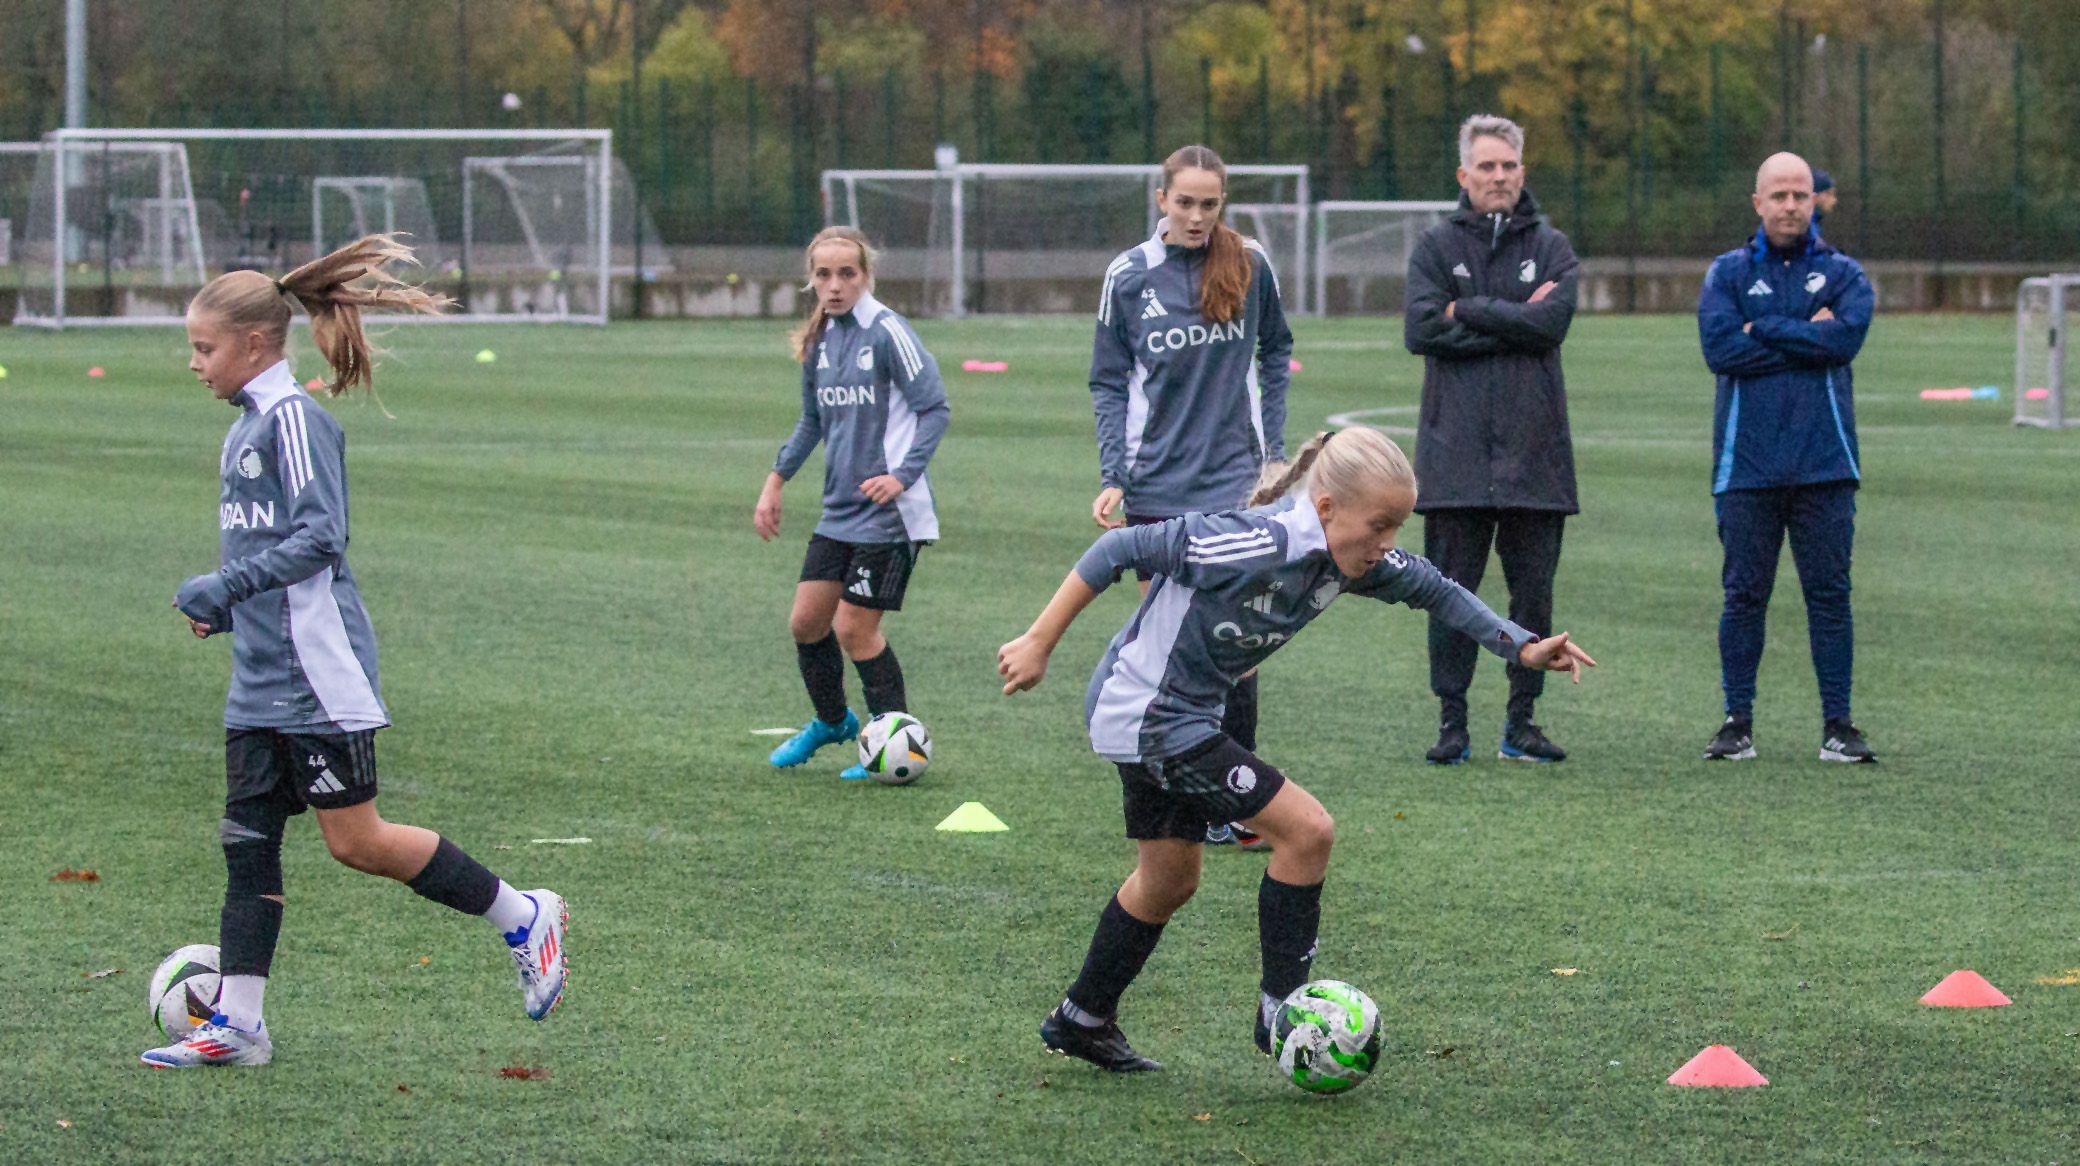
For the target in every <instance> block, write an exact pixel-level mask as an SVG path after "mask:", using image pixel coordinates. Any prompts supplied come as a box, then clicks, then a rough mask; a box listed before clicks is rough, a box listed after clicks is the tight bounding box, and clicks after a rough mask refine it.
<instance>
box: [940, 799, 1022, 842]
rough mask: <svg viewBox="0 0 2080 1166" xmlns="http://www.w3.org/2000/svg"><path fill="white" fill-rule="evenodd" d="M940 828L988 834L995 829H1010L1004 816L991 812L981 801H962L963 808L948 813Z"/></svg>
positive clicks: (955, 831)
mask: <svg viewBox="0 0 2080 1166" xmlns="http://www.w3.org/2000/svg"><path fill="white" fill-rule="evenodd" d="M939 829H941V830H948V831H952V832H954V833H959V834H987V833H990V832H991V831H994V830H1009V829H1011V827H1009V826H1006V825H1005V824H1004V820H1003V819H1002V818H999V817H997V816H996V815H995V814H992V813H990V812H989V807H988V806H985V805H983V804H982V803H981V802H962V803H961V808H960V809H958V810H955V811H954V812H953V813H951V814H948V815H946V820H945V821H944V822H941V823H939Z"/></svg>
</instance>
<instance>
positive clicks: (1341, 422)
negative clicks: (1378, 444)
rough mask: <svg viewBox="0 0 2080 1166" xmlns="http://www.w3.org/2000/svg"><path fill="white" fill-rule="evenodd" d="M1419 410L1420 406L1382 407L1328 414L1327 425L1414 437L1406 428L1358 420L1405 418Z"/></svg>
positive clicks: (1413, 431)
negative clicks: (1372, 429) (1368, 427)
mask: <svg viewBox="0 0 2080 1166" xmlns="http://www.w3.org/2000/svg"><path fill="white" fill-rule="evenodd" d="M1420 408H1422V406H1420V405H1382V406H1381V407H1379V408H1377V409H1353V410H1351V411H1350V412H1348V413H1332V414H1330V415H1329V424H1331V425H1334V426H1335V427H1336V428H1338V429H1345V428H1348V427H1350V426H1352V425H1370V426H1372V428H1374V429H1377V430H1379V431H1380V432H1381V433H1390V434H1393V435H1395V436H1397V437H1414V436H1415V435H1416V431H1415V430H1413V429H1410V428H1407V427H1406V426H1401V425H1373V424H1372V422H1370V421H1363V420H1360V418H1364V417H1407V416H1409V415H1410V414H1413V413H1414V412H1416V410H1418V409H1420Z"/></svg>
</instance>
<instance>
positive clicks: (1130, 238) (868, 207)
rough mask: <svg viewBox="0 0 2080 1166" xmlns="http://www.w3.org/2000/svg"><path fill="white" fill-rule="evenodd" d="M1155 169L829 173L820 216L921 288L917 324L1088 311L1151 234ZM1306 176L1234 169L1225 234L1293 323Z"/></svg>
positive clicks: (1303, 305)
mask: <svg viewBox="0 0 2080 1166" xmlns="http://www.w3.org/2000/svg"><path fill="white" fill-rule="evenodd" d="M1162 175H1163V170H1162V167H1161V166H1159V165H1048V164H1022V163H954V164H950V165H947V166H944V167H942V168H940V169H935V170H826V171H824V172H823V206H824V219H825V221H826V222H828V223H832V224H844V225H847V226H852V227H857V228H859V229H860V230H862V231H865V232H866V233H867V235H868V237H869V238H871V239H872V240H873V241H874V242H875V244H876V245H877V246H880V247H882V248H884V249H886V250H888V251H889V252H890V254H889V255H888V256H887V257H886V258H885V260H884V262H883V267H882V269H881V271H880V272H879V273H877V274H881V275H883V276H885V277H888V278H892V279H896V280H901V281H912V280H914V281H917V282H918V283H919V285H920V290H919V292H918V299H917V306H918V308H919V311H920V312H921V313H922V314H928V315H937V316H963V315H970V314H988V313H994V312H1004V311H1026V312H1031V311H1086V310H1091V309H1093V308H1094V307H1095V306H1096V296H1097V292H1098V288H1099V286H1100V285H1101V284H1102V283H1103V280H1104V274H1105V268H1106V265H1107V264H1109V263H1110V262H1111V261H1112V259H1113V258H1114V257H1115V256H1117V255H1118V254H1119V253H1120V252H1122V251H1124V250H1126V249H1127V248H1129V247H1132V246H1134V245H1135V244H1137V243H1139V242H1140V241H1142V240H1143V239H1146V238H1148V237H1149V235H1150V234H1151V233H1153V231H1154V230H1155V224H1156V221H1157V219H1159V218H1160V217H1161V212H1160V211H1159V210H1158V209H1157V208H1156V205H1155V192H1156V189H1157V187H1159V186H1160V185H1161V184H1162ZM1309 213H1310V208H1309V192H1308V168H1307V167H1305V166H1260V165H1251V164H1238V165H1230V166H1229V167H1228V215H1229V223H1230V225H1231V226H1233V227H1234V228H1235V229H1236V230H1238V231H1241V232H1242V233H1244V234H1247V235H1251V236H1253V237H1255V238H1256V239H1257V240H1258V242H1259V243H1261V244H1262V245H1263V247H1264V250H1265V252H1266V253H1267V254H1268V255H1269V256H1270V258H1271V263H1272V270H1273V272H1274V274H1275V275H1276V276H1277V278H1278V282H1279V287H1280V291H1281V293H1282V294H1283V295H1284V297H1285V300H1286V310H1287V311H1288V312H1289V313H1295V314H1297V313H1301V312H1305V311H1307V310H1308V304H1307V296H1308V292H1309V289H1310V287H1311V286H1312V285H1311V283H1310V281H1309V279H1308V263H1309V258H1310V256H1309V254H1308V252H1309V248H1308V246H1307V240H1308V237H1309V235H1308V215H1309Z"/></svg>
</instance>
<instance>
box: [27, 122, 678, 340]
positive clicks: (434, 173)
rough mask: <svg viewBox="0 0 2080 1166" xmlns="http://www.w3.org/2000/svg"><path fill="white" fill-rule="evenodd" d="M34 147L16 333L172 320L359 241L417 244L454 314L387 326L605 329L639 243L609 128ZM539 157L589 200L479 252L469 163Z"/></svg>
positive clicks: (121, 140)
mask: <svg viewBox="0 0 2080 1166" xmlns="http://www.w3.org/2000/svg"><path fill="white" fill-rule="evenodd" d="M36 145H37V147H38V150H37V154H36V174H35V179H34V182H33V185H32V189H31V191H30V194H29V200H28V201H29V209H28V221H27V223H26V224H24V225H20V226H18V227H17V230H18V237H19V238H20V239H21V240H22V246H21V247H20V248H19V251H20V252H21V254H19V255H17V256H16V260H17V262H16V265H15V268H16V272H17V278H18V282H19V284H20V292H19V294H18V296H17V300H16V314H15V322H16V323H18V324H30V325H37V326H43V327H51V328H64V327H73V326H78V325H96V324H175V323H179V322H180V321H181V320H182V319H183V314H184V311H185V308H186V304H187V301H188V300H189V299H190V298H192V297H193V296H194V294H195V293H196V292H197V291H199V290H200V289H201V287H202V285H203V284H205V283H207V282H208V281H209V280H210V279H211V278H212V277H214V276H215V275H217V274H219V273H221V272H224V271H230V270H238V269H257V270H263V271H269V272H276V273H279V272H283V271H287V270H289V269H291V268H293V267H296V266H298V265H299V264H301V263H304V262H307V261H308V260H310V259H312V258H315V257H316V256H317V255H320V254H323V253H324V251H325V250H326V249H328V248H330V247H336V246H338V245H339V244H340V243H341V242H343V241H345V240H346V239H348V238H350V237H352V236H353V235H354V234H356V233H358V232H360V231H361V230H362V229H363V228H367V229H369V230H371V231H373V230H385V229H394V230H398V231H403V232H408V233H410V234H411V235H412V236H413V237H412V238H411V239H410V240H408V241H409V242H411V243H412V244H413V245H414V246H415V248H424V251H423V252H422V256H421V258H422V261H423V270H422V271H420V272H418V273H417V274H416V275H415V276H414V279H415V280H417V281H419V282H423V283H425V284H426V285H428V286H429V287H431V288H432V289H434V290H437V291H441V292H445V293H447V294H449V295H452V296H454V297H455V299H456V300H457V301H458V303H459V305H460V310H459V311H456V312H454V313H450V314H447V315H443V316H438V317H428V316H419V315H413V314H399V315H396V316H394V317H393V316H386V317H385V319H386V320H391V321H394V322H399V323H402V322H413V323H422V322H436V321H452V322H493V321H499V322H505V321H515V320H541V321H557V322H568V323H590V324H604V323H606V321H607V318H608V313H609V309H610V306H611V304H612V302H613V282H612V281H613V278H614V276H615V273H616V265H615V262H614V257H615V255H616V253H617V251H616V248H617V244H619V245H620V248H621V250H622V251H624V252H625V251H627V250H630V249H631V245H632V244H634V240H633V239H630V240H622V239H620V238H619V236H620V234H625V233H627V231H628V225H629V224H630V223H632V222H638V221H641V220H640V217H639V216H638V214H637V213H636V212H635V211H634V198H633V194H632V193H631V194H629V196H628V197H627V198H626V199H623V198H621V197H618V192H617V188H616V176H617V174H620V175H623V176H624V177H625V173H626V172H625V170H624V169H622V168H621V165H620V163H619V162H618V161H617V160H616V159H615V157H614V149H613V131H611V130H605V129H541V130H520V129H409V130H408V129H373V130H363V129H351V130H350V129H142V128H118V129H68V130H55V131H52V132H51V133H49V134H46V135H45V136H44V138H43V140H42V141H41V142H39V143H37V144H36ZM545 155H553V156H558V157H562V158H565V159H579V161H578V162H576V163H575V164H574V165H572V166H570V167H569V172H570V173H571V174H573V175H575V176H577V177H578V179H579V181H580V182H582V183H583V184H586V189H584V190H582V191H580V190H578V189H577V188H576V186H574V185H572V184H571V183H569V182H566V183H563V184H562V185H560V186H559V188H558V189H557V190H556V191H555V192H552V194H551V195H550V196H549V198H548V205H550V206H552V207H554V206H558V205H560V204H562V203H583V204H585V211H584V213H582V214H579V213H571V214H547V213H537V214H536V226H537V231H536V237H535V238H534V240H532V245H529V244H527V243H521V242H516V243H513V244H511V245H508V244H506V243H505V242H503V241H501V240H495V239H494V240H485V239H482V238H481V237H479V238H478V239H476V240H475V242H476V246H475V247H474V252H475V253H474V254H473V253H472V246H471V244H472V230H471V223H470V221H469V214H468V212H469V210H470V209H471V208H468V207H465V205H464V203H465V198H464V195H465V192H466V191H467V190H468V189H469V185H470V180H471V177H472V176H471V173H470V168H469V165H468V162H467V161H466V160H475V161H477V162H478V163H480V164H483V163H484V162H485V160H487V159H488V160H491V162H492V163H493V164H495V163H496V162H498V161H500V160H506V161H510V160H514V159H519V158H524V157H539V156H545ZM480 201H481V200H480ZM654 231H655V228H654V227H650V228H648V230H647V232H646V233H648V234H650V235H651V238H650V239H648V240H646V241H647V242H652V243H654V241H655V240H654ZM448 240H456V241H459V242H461V243H462V244H463V246H462V247H461V248H460V249H457V248H456V247H453V246H444V245H443V244H445V243H446V242H447V241H448ZM652 254H653V255H661V254H662V250H661V248H660V249H659V250H658V251H655V252H653V253H652ZM473 261H476V262H474V263H473ZM646 266H649V264H647V263H646ZM32 269H33V270H32Z"/></svg>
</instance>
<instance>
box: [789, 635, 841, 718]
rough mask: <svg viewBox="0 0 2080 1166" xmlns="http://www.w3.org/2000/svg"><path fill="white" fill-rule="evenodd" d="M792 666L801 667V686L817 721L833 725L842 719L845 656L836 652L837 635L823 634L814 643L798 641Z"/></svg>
mask: <svg viewBox="0 0 2080 1166" xmlns="http://www.w3.org/2000/svg"><path fill="white" fill-rule="evenodd" d="M794 658H795V663H797V664H799V665H801V668H802V685H803V687H805V688H807V689H808V690H809V703H810V704H812V705H814V706H816V719H817V720H819V721H822V722H823V723H824V724H826V725H835V724H837V723H838V722H839V721H842V720H844V719H845V655H844V653H842V652H840V651H838V636H837V633H835V632H830V633H826V634H825V635H824V637H823V638H822V639H820V640H818V641H816V642H815V643H813V644H804V643H799V642H797V643H796V644H795V646H794Z"/></svg>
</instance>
